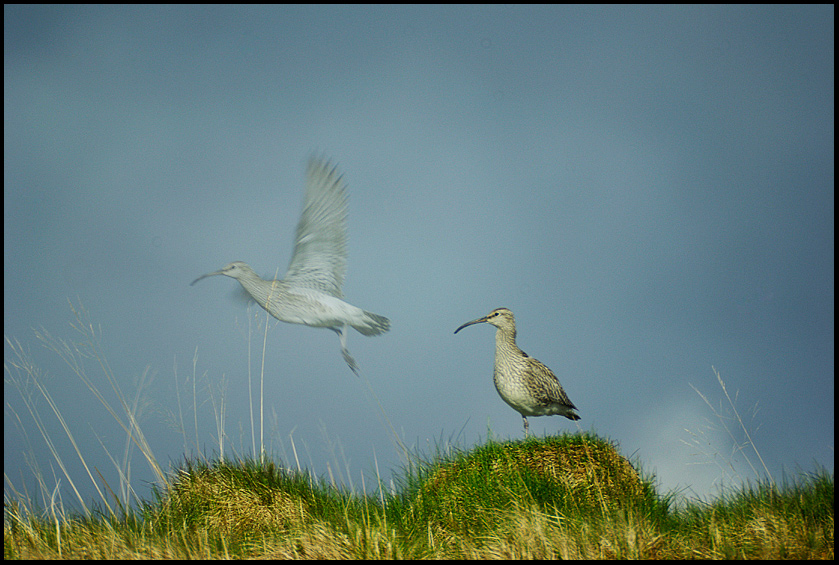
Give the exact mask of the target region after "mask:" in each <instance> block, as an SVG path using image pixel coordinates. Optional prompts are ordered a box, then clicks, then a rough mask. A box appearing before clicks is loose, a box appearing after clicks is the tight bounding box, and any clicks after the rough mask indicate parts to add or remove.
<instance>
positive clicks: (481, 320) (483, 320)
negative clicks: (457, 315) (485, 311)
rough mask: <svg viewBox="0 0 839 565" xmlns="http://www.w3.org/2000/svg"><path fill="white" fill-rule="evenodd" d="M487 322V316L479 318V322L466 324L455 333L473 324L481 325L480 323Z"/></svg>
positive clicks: (474, 321)
mask: <svg viewBox="0 0 839 565" xmlns="http://www.w3.org/2000/svg"><path fill="white" fill-rule="evenodd" d="M486 321H487V317H486V316H484V317H483V318H478V319H477V320H472V321H471V322H466V323H465V324H463V325H462V326H460V327H459V328H457V329H456V330H455V331H454V333H457V332H459V331H460V330H462V329H463V328H465V327H466V326H471V325H472V324H480V323H483V322H486Z"/></svg>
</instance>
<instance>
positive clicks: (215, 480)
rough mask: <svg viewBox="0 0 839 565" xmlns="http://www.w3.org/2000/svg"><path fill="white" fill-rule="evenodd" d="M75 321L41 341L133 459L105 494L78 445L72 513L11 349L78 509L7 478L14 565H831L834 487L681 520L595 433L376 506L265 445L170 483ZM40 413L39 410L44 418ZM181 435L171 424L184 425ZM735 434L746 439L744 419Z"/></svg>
mask: <svg viewBox="0 0 839 565" xmlns="http://www.w3.org/2000/svg"><path fill="white" fill-rule="evenodd" d="M76 314H77V322H76V324H75V327H76V329H77V330H79V332H80V333H81V335H82V337H83V339H82V340H80V341H77V342H71V341H63V340H57V339H54V338H52V337H51V336H48V335H47V334H44V333H41V334H39V338H40V339H41V340H42V341H43V342H44V343H45V344H47V345H48V347H50V349H52V350H54V351H56V352H57V353H59V355H61V357H62V359H64V360H65V362H66V363H67V364H68V366H69V367H70V368H71V370H72V371H73V372H74V373H76V374H77V375H78V376H79V377H80V378H81V379H82V380H83V382H85V384H86V385H87V386H88V387H89V388H90V389H91V391H92V392H93V393H94V395H95V396H96V397H97V398H98V399H99V401H100V403H101V404H102V405H103V406H104V407H105V408H106V410H107V411H108V412H109V413H110V414H111V415H112V416H113V418H114V419H115V421H116V422H118V425H119V426H120V428H121V429H122V430H123V432H124V433H125V435H126V438H127V439H126V447H125V449H124V450H123V452H122V454H121V455H120V456H119V457H111V459H112V461H115V462H116V460H120V461H121V464H120V465H119V468H120V469H122V471H121V473H120V485H118V486H117V488H112V487H111V485H108V483H107V482H105V480H104V478H103V477H102V476H101V475H99V474H98V472H97V471H96V470H95V469H91V468H90V467H89V466H88V465H87V464H86V462H85V458H84V455H83V454H82V453H81V451H80V449H79V448H78V447H75V452H74V453H73V456H74V457H76V458H78V459H80V461H81V462H82V465H83V467H82V468H84V469H85V470H86V471H85V472H86V474H87V476H86V477H85V480H88V481H91V482H92V483H93V485H95V486H96V489H97V492H98V493H99V500H98V501H96V502H95V503H93V502H90V501H86V500H83V499H82V496H81V495H80V494H79V490H78V489H77V487H76V484H75V482H74V480H73V479H74V477H72V476H71V475H70V473H69V471H67V468H68V466H67V465H66V464H65V462H64V461H63V460H62V458H61V456H60V454H59V451H58V449H57V448H56V447H54V443H53V438H52V437H50V435H49V433H48V432H47V426H46V424H45V422H44V417H43V415H42V414H41V413H40V412H39V407H43V406H44V403H45V405H46V406H47V408H48V413H52V414H53V415H54V416H55V417H56V418H57V419H58V421H59V422H61V425H62V429H63V431H64V433H65V434H66V435H67V437H68V439H69V440H70V442H71V445H73V446H76V443H75V442H74V441H73V439H72V432H71V430H70V428H69V426H68V425H67V424H66V422H64V421H63V418H62V417H61V413H60V410H59V409H58V407H57V406H56V404H55V403H54V402H53V401H52V398H51V396H50V393H49V391H48V389H47V388H46V385H45V383H44V379H43V377H42V375H41V373H40V371H39V370H38V368H37V367H36V365H35V364H34V363H33V362H32V361H31V358H30V357H29V355H28V354H27V353H26V352H25V351H24V350H23V348H22V347H21V346H20V344H19V343H17V342H14V341H11V340H9V339H8V338H7V345H8V348H9V350H10V351H11V353H12V355H11V359H9V360H7V361H6V363H5V369H6V373H7V375H8V382H12V383H14V384H15V385H16V386H17V387H18V389H19V390H20V391H21V395H22V397H23V398H24V399H25V401H24V406H25V407H26V408H25V410H26V412H25V413H24V414H23V415H22V416H21V415H20V414H17V413H16V412H14V413H13V415H14V416H15V417H16V418H17V419H18V421H19V422H21V423H22V422H23V421H24V420H27V418H25V416H26V415H27V414H28V416H29V419H31V421H32V422H33V424H32V426H33V427H34V429H36V430H37V431H38V433H39V435H40V436H41V438H42V439H43V440H44V441H45V442H47V445H48V446H50V448H51V450H52V451H51V452H52V457H53V459H54V460H55V463H56V465H57V467H58V469H59V471H60V473H61V474H60V475H59V476H60V477H61V478H62V479H63V480H64V481H66V482H67V483H68V484H69V485H70V486H71V491H73V492H75V493H76V494H75V496H76V498H77V499H78V501H79V502H80V504H79V510H67V509H66V505H65V504H64V503H63V502H62V501H61V498H60V495H59V494H60V490H59V488H58V484H57V485H56V487H55V488H49V487H48V486H47V481H46V480H45V479H44V478H43V474H41V473H40V472H39V471H37V466H34V465H33V470H34V471H35V475H36V477H38V485H39V489H40V497H39V498H40V502H38V501H37V499H35V498H34V497H32V496H30V495H29V494H28V493H27V492H26V491H24V492H19V491H18V490H16V489H15V487H14V486H13V485H12V483H11V481H10V480H9V478H8V477H5V479H6V490H5V492H4V501H5V512H4V520H3V544H4V557H5V558H6V559H42V558H43V559H57V558H64V559H86V558H100V559H137V558H144V559H147V558H159V559H205V558H306V559H322V558H327V559H383V558H387V559H397V558H398V559H415V558H437V559H461V558H479V559H485V558H516V559H519V558H521V559H528V558H530V559H553V558H563V559H567V558H572V559H573V558H617V559H620V558H642V559H689V558H699V559H730V558H770V559H771V558H785V559H800V558H804V559H833V558H834V549H833V538H834V526H833V506H834V494H833V475H832V474H831V473H829V472H827V471H826V470H823V469H821V470H818V471H817V472H815V473H812V474H800V475H798V476H796V477H793V478H789V479H788V478H783V479H782V480H781V481H780V482H778V481H776V480H775V479H774V478H773V477H771V475H768V471H766V475H765V478H760V477H761V476H760V475H759V474H758V473H756V476H758V479H757V480H755V481H753V482H747V483H746V484H745V485H744V486H742V487H739V488H729V489H728V490H726V491H724V492H723V493H722V494H721V495H720V496H719V497H718V498H717V499H716V500H714V501H711V502H701V501H697V500H689V501H686V502H685V503H683V504H676V503H675V497H674V495H673V494H670V493H663V494H662V493H659V492H657V491H656V487H655V481H654V478H653V477H651V476H645V475H644V473H643V472H641V471H639V465H638V462H634V463H633V462H630V461H628V460H627V459H626V458H625V457H624V456H622V455H621V453H620V449H619V446H617V445H616V444H614V443H613V442H611V441H609V440H608V439H606V438H602V437H599V436H597V435H596V434H594V433H591V432H579V433H575V434H565V435H559V436H550V437H544V438H530V439H527V440H524V441H497V440H492V439H489V440H487V441H486V442H484V443H482V444H480V445H476V446H474V447H471V448H470V449H468V450H459V449H454V448H451V447H447V448H446V449H437V451H436V452H435V453H431V454H422V453H418V452H415V453H410V454H409V456H408V457H407V461H406V463H405V465H404V468H402V469H401V470H399V471H397V476H398V478H397V479H396V482H395V484H392V485H389V486H388V487H387V488H385V487H384V485H382V484H381V479H379V478H378V477H377V480H378V483H379V488H377V489H375V491H374V492H369V493H368V492H366V491H364V492H353V491H348V490H347V489H344V488H340V487H339V486H336V485H335V483H334V481H331V480H328V478H322V477H317V476H314V475H313V474H312V473H310V472H307V471H305V470H303V469H301V467H300V465H299V463H296V461H295V463H296V464H295V465H290V464H289V465H287V464H285V463H284V462H281V461H273V460H271V459H270V458H269V457H267V456H266V454H265V452H264V450H263V449H262V448H261V447H260V448H259V450H258V451H257V450H256V445H255V444H256V442H255V440H254V439H253V438H252V442H253V443H254V448H255V449H254V454H253V456H252V457H235V458H227V457H223V456H221V457H219V458H217V459H215V460H206V459H203V458H200V457H192V456H189V457H187V458H185V459H184V460H183V461H182V462H181V463H179V464H178V465H176V467H175V469H174V470H173V471H171V472H165V471H164V470H162V469H161V468H160V466H159V465H158V464H157V462H156V460H155V458H154V455H153V453H152V449H151V446H149V445H148V443H147V442H146V441H145V438H144V436H143V434H142V432H141V430H140V426H139V424H138V418H137V415H138V412H139V410H140V407H141V406H142V405H143V403H142V402H141V400H140V397H139V395H138V396H136V397H134V398H129V397H127V396H126V395H125V394H123V392H122V391H121V390H120V388H119V386H118V384H117V380H116V379H115V378H114V375H113V373H112V371H111V370H110V368H109V366H108V364H107V362H105V361H104V357H103V356H102V355H101V353H100V351H101V350H100V349H99V345H98V340H97V339H96V336H97V335H98V333H97V332H95V331H94V328H93V326H92V325H90V324H89V323H88V322H87V321H86V318H85V317H84V316H83V315H80V313H79V312H76ZM90 359H93V360H94V361H95V364H96V366H97V367H98V368H99V369H100V370H101V371H102V372H103V374H104V375H105V379H106V382H107V383H108V385H109V387H110V388H111V392H112V393H113V394H111V395H108V396H109V397H111V398H116V401H113V400H108V399H107V397H106V395H104V394H102V393H101V392H100V391H99V390H98V389H97V387H96V386H95V384H94V383H93V380H92V379H91V378H90V377H89V376H88V372H87V369H86V368H85V364H84V361H85V360H90ZM717 377H718V379H719V382H720V385H721V386H722V389H723V392H724V393H725V396H726V398H727V399H728V401H729V403H730V405H731V407H732V408H733V409H734V411H735V414H736V407H735V405H734V402H733V400H732V399H731V397H730V396H729V395H728V392H727V391H726V389H725V384H724V383H723V382H722V379H721V378H719V375H717ZM194 382H195V379H193V383H194ZM703 398H705V397H704V396H703ZM41 399H42V400H43V402H44V403H41V402H39V401H38V402H36V400H41ZM706 402H707V399H706ZM218 405H219V408H218V409H216V401H215V400H214V401H213V411H214V416H215V418H216V422H217V427H218V430H217V433H218V438H217V439H218V441H219V442H220V443H221V441H222V438H223V437H224V432H223V424H222V423H221V422H222V421H223V419H222V416H221V415H222V414H223V409H222V408H221V401H219V404H218ZM709 406H710V403H709ZM7 407H8V408H9V409H11V408H10V405H9V403H8V401H7ZM715 414H717V413H716V412H715ZM717 415H718V416H719V414H717ZM184 419H185V418H184V416H183V415H181V416H180V421H181V423H183V420H184ZM735 421H738V422H739V425H740V426H742V427H743V429H744V431H746V434H748V431H747V430H745V425H744V424H743V422H742V420H741V419H740V418H739V415H738V416H737V419H736V420H735ZM21 425H22V424H21ZM260 427H261V425H260ZM196 428H197V420H196ZM252 430H253V427H252ZM196 433H197V432H196ZM747 438H748V441H747V445H748V447H749V448H750V450H751V451H753V452H754V453H755V455H756V457H757V460H758V461H760V462H761V465H762V464H763V462H762V459H761V458H760V454H759V452H758V450H757V448H756V446H754V445H753V444H751V438H750V436H748V435H747ZM185 445H186V442H185ZM292 447H293V445H292ZM132 449H136V450H137V451H138V452H139V453H140V454H141V456H142V458H143V459H145V461H146V462H147V463H148V464H149V465H150V467H151V468H152V469H153V470H154V472H155V476H157V477H158V483H157V484H156V485H155V486H154V487H153V490H152V493H151V497H150V499H148V500H145V499H142V498H140V497H139V496H138V495H137V493H136V492H135V491H134V490H133V489H132V488H131V484H130V476H131V473H130V457H129V454H130V451H131V450H132ZM222 453H223V449H222ZM295 454H296V451H295ZM109 456H110V454H109ZM295 459H296V457H295ZM764 469H765V466H764ZM362 483H363V481H362ZM59 484H60V483H59ZM363 488H366V487H363Z"/></svg>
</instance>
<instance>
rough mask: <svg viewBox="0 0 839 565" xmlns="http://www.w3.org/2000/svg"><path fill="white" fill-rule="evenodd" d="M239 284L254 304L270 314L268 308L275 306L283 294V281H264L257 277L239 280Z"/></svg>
mask: <svg viewBox="0 0 839 565" xmlns="http://www.w3.org/2000/svg"><path fill="white" fill-rule="evenodd" d="M239 282H240V283H241V284H242V287H243V288H244V289H245V290H246V291H247V293H248V294H250V295H251V296H252V297H253V299H254V300H256V303H257V304H259V305H260V306H262V307H263V308H265V309H266V310H268V311H269V312H270V308H269V307H270V306H271V305H272V304H277V303H278V302H279V300H280V296H281V295H282V292H283V290H284V289H283V281H280V280H273V281H266V280H264V279H261V278H260V277H258V276H255V277H248V278H241V279H239Z"/></svg>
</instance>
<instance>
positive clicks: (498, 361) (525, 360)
mask: <svg viewBox="0 0 839 565" xmlns="http://www.w3.org/2000/svg"><path fill="white" fill-rule="evenodd" d="M483 322H486V323H487V324H492V325H493V326H495V327H496V328H498V331H497V332H495V369H494V371H493V373H492V380H493V381H494V382H495V389H496V390H497V391H498V394H500V395H501V398H502V399H503V400H504V402H506V403H507V404H509V405H510V406H511V407H512V408H513V409H514V410H516V411H517V412H518V413H519V414H521V418H522V420H524V437H527V435H528V432H529V429H530V426H529V424H528V423H527V417H528V416H552V415H554V414H558V415H560V416H565V417H566V418H568V419H569V420H579V419H580V415H579V414H577V411H576V410H577V407H576V406H574V404H573V403H572V402H571V401H570V400H569V399H568V396H567V395H566V394H565V391H564V390H562V385H561V384H559V381H558V380H557V378H556V375H554V374H553V372H551V370H550V369H548V368H547V367H546V366H545V365H543V364H542V363H540V362H539V361H537V360H536V359H534V358H533V357H530V356H529V355H528V354H527V353H525V352H524V351H522V350H521V349H519V347H518V346H517V345H516V320H515V318H514V317H513V313H512V312H511V311H510V310H508V309H507V308H496V309H495V310H493V311H492V312H490V313H489V314H487V315H486V316H484V317H483V318H478V319H477V320H472V321H471V322H466V323H465V324H463V325H462V326H460V327H459V328H457V329H456V330H455V331H454V333H457V332H459V331H460V330H462V329H463V328H465V327H466V326H471V325H472V324H480V323H483Z"/></svg>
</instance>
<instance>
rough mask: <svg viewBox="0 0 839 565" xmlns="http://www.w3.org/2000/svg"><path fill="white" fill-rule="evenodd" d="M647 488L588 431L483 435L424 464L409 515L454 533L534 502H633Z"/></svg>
mask: <svg viewBox="0 0 839 565" xmlns="http://www.w3.org/2000/svg"><path fill="white" fill-rule="evenodd" d="M651 492H652V491H651V487H649V486H648V485H646V484H645V483H644V482H643V481H642V480H641V478H640V477H639V475H638V473H637V471H636V470H635V469H634V468H633V467H632V465H631V464H630V463H629V461H627V460H626V459H625V458H624V457H622V456H621V455H620V454H619V453H618V452H617V450H616V449H615V447H614V445H612V444H611V443H609V442H607V441H605V440H602V439H599V438H597V437H596V436H593V435H587V434H583V435H564V436H556V437H548V438H541V439H529V440H525V441H520V442H519V441H516V442H504V443H496V442H490V443H487V444H485V445H482V446H480V447H477V448H476V449H474V450H473V451H470V452H468V453H460V454H458V455H456V456H454V457H453V458H451V459H450V460H448V461H444V462H441V463H438V464H437V465H436V467H435V468H434V469H433V470H430V471H429V473H428V476H427V478H426V479H425V481H424V484H423V485H422V486H421V488H419V489H418V492H417V494H416V496H415V498H414V500H413V510H414V514H415V515H424V516H426V517H427V518H428V520H429V522H432V523H435V524H436V525H438V526H440V527H442V528H444V529H446V530H453V531H455V532H458V533H465V532H469V533H474V532H476V531H480V530H484V529H489V530H491V529H494V528H496V527H497V526H498V524H499V521H500V520H502V519H503V515H504V514H505V512H508V511H511V510H513V509H514V508H520V507H522V506H525V507H529V506H535V507H537V508H539V509H540V510H542V511H550V512H551V513H552V514H557V515H560V516H561V515H565V514H579V513H581V512H585V513H590V512H592V511H596V510H598V509H604V508H609V509H615V508H619V507H625V506H627V505H629V506H632V505H636V504H639V503H641V502H643V501H644V500H646V497H647V496H648V495H649V493H651Z"/></svg>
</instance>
